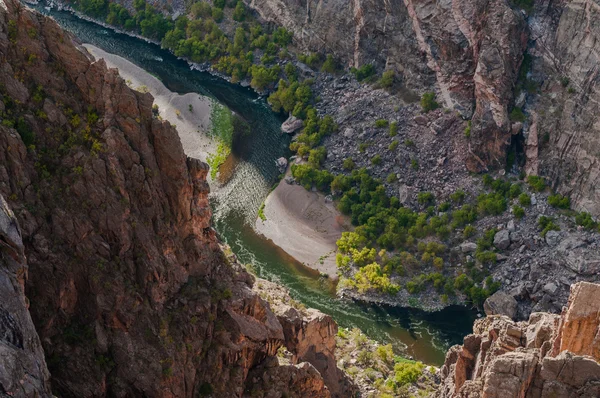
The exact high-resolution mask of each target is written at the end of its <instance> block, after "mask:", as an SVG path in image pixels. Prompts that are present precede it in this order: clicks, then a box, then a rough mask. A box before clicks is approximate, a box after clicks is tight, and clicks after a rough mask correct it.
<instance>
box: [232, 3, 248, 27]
mask: <svg viewBox="0 0 600 398" xmlns="http://www.w3.org/2000/svg"><path fill="white" fill-rule="evenodd" d="M232 16H233V20H234V21H238V22H241V21H243V20H244V19H246V9H245V7H244V3H242V2H241V1H238V3H237V4H236V6H235V9H234V10H233V15H232Z"/></svg>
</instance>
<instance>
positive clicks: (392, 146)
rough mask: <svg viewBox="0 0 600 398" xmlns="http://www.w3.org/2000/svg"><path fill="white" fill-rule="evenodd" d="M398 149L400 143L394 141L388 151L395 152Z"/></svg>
mask: <svg viewBox="0 0 600 398" xmlns="http://www.w3.org/2000/svg"><path fill="white" fill-rule="evenodd" d="M396 148H398V141H392V142H391V143H390V145H389V146H388V149H389V150H390V151H395V150H396Z"/></svg>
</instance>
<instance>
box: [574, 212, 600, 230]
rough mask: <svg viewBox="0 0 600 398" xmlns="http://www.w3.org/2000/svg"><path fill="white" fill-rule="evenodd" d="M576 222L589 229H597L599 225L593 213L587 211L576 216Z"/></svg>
mask: <svg viewBox="0 0 600 398" xmlns="http://www.w3.org/2000/svg"><path fill="white" fill-rule="evenodd" d="M575 222H576V223H577V225H581V226H582V227H584V228H587V229H595V228H596V227H597V226H598V223H597V222H596V221H594V219H593V218H592V215H591V214H590V213H586V212H582V213H578V214H577V215H576V216H575Z"/></svg>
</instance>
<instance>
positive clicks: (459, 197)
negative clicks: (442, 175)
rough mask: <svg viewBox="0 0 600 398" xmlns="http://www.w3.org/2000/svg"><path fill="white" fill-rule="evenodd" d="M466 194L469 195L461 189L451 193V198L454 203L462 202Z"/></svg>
mask: <svg viewBox="0 0 600 398" xmlns="http://www.w3.org/2000/svg"><path fill="white" fill-rule="evenodd" d="M466 196H467V195H466V194H465V191H463V190H462V189H459V190H457V191H456V192H454V193H453V194H451V195H450V200H452V201H453V202H454V203H462V202H463V201H464V200H465V197H466Z"/></svg>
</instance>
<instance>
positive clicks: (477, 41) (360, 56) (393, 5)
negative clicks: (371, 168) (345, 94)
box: [249, 0, 527, 171]
mask: <svg viewBox="0 0 600 398" xmlns="http://www.w3.org/2000/svg"><path fill="white" fill-rule="evenodd" d="M249 5H250V6H251V7H253V8H255V9H256V10H257V11H258V12H259V14H260V15H261V16H262V17H263V18H265V19H266V20H268V21H274V22H277V23H278V24H280V25H283V26H285V27H286V28H288V29H290V30H292V31H293V32H294V33H295V38H296V41H297V42H299V44H300V45H301V46H303V47H306V48H309V49H312V50H326V51H329V52H333V53H334V54H336V55H337V56H338V57H340V58H341V59H343V60H345V61H346V62H347V63H348V64H350V65H353V66H356V67H359V66H362V65H364V64H366V63H374V64H377V65H380V66H381V67H383V66H385V67H386V68H389V69H394V70H396V71H397V72H399V74H400V76H401V77H402V81H403V83H404V84H405V85H406V86H408V87H410V88H414V89H417V90H419V91H423V90H425V89H430V90H431V89H432V88H433V86H434V85H433V83H434V82H433V81H432V79H431V78H430V77H429V76H430V73H431V72H428V71H427V69H426V70H423V68H424V67H425V66H427V67H428V69H429V70H430V71H432V72H433V73H435V77H436V80H437V85H436V87H437V88H438V90H439V93H440V98H439V99H441V100H442V101H443V103H444V105H445V106H447V107H449V108H454V109H456V110H458V111H459V112H460V113H461V114H462V115H463V116H464V117H466V118H471V117H472V118H473V119H472V121H473V128H472V136H473V139H472V141H471V146H470V148H469V149H470V151H471V154H472V156H471V157H470V159H469V161H468V163H467V166H468V167H469V169H470V170H472V171H481V170H485V169H486V167H488V166H490V165H492V166H498V165H501V164H503V163H504V160H505V159H504V157H505V153H506V148H507V146H508V144H510V136H511V134H510V132H511V125H510V121H509V118H508V108H509V105H510V104H511V102H512V98H513V87H514V83H515V81H516V79H517V75H518V71H519V67H520V65H521V61H522V58H523V51H524V50H525V45H526V43H527V34H526V24H525V20H524V18H523V16H522V15H521V14H520V13H519V12H518V11H515V10H513V9H511V7H510V6H509V5H508V3H507V2H506V0H491V1H490V0H470V1H466V2H465V1H461V0H454V1H442V2H439V1H433V0H404V1H403V2H401V1H399V0H394V1H389V0H386V1H383V0H369V1H367V0H357V1H351V2H347V1H342V0H339V1H330V2H327V3H322V2H316V1H310V0H307V1H301V2H299V1H287V0H268V1H260V2H259V1H250V2H249ZM423 55H425V57H426V58H425V59H423Z"/></svg>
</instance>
